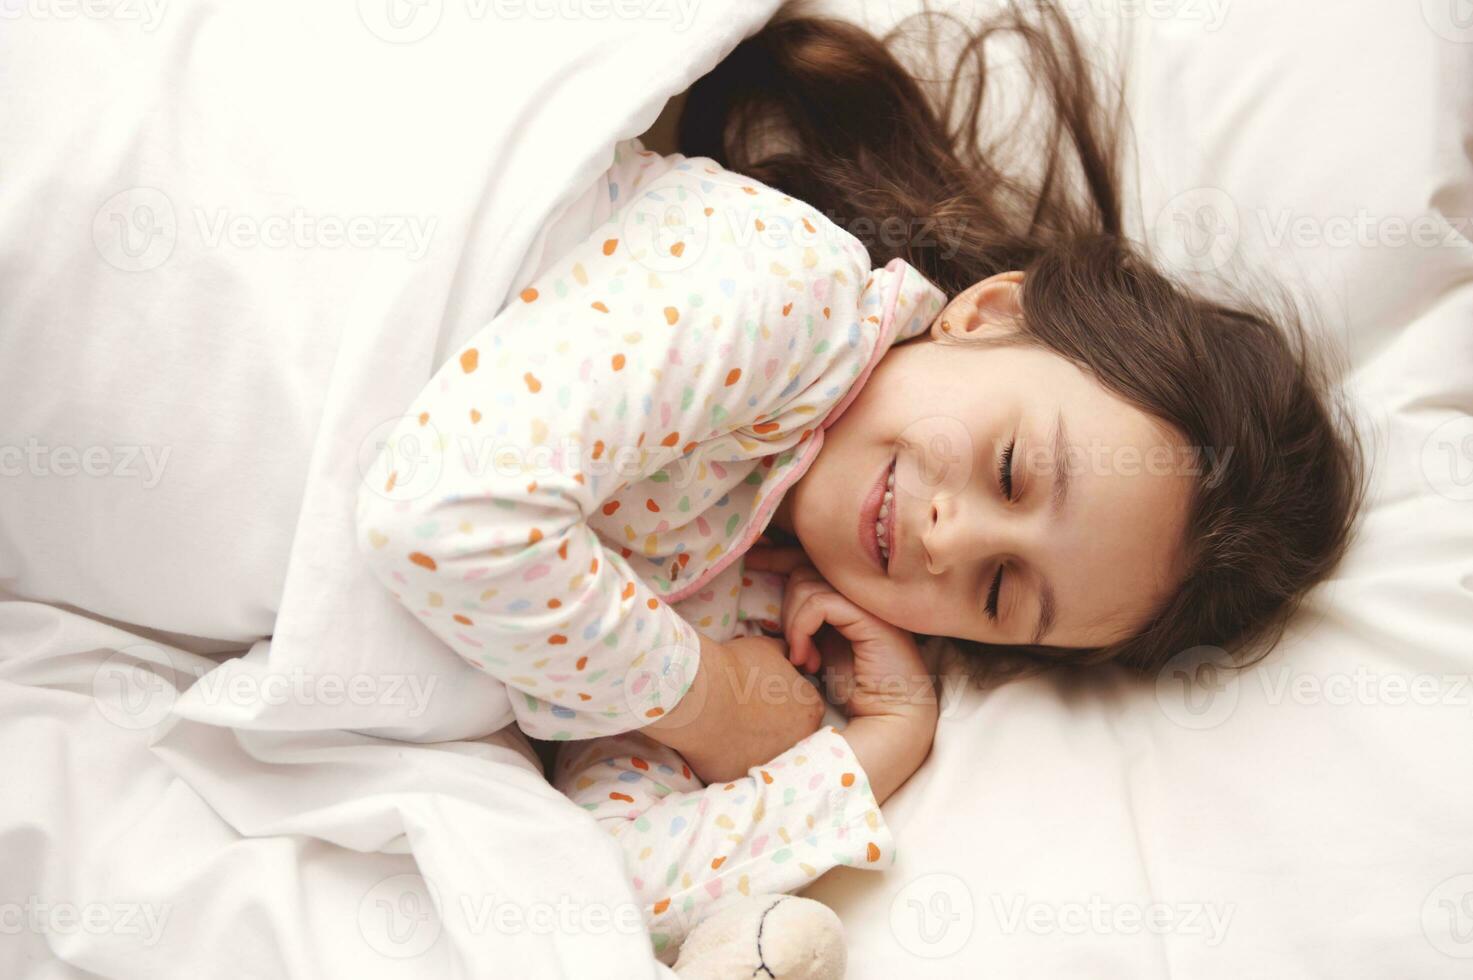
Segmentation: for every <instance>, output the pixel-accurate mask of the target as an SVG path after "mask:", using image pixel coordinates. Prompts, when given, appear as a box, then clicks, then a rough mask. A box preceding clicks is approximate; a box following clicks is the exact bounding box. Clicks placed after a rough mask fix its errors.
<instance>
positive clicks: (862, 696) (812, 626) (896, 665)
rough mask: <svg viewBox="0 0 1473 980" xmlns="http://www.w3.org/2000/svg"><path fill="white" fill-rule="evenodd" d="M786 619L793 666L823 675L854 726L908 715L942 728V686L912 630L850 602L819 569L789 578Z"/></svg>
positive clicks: (801, 568) (799, 570) (800, 568)
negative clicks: (878, 717) (938, 691)
mask: <svg viewBox="0 0 1473 980" xmlns="http://www.w3.org/2000/svg"><path fill="white" fill-rule="evenodd" d="M782 619H783V634H784V636H785V637H786V638H787V642H788V658H789V659H790V660H792V662H793V663H794V664H795V665H796V666H797V667H799V668H800V669H802V670H806V671H808V672H809V673H817V672H818V671H819V669H820V668H822V669H823V670H824V673H825V680H826V681H827V683H828V689H829V691H830V694H831V696H832V697H833V699H834V700H835V701H837V702H839V703H840V704H842V705H843V706H844V709H845V711H846V712H847V713H848V714H849V716H850V717H851V718H862V717H869V716H875V715H903V716H905V717H907V718H910V719H912V720H914V721H917V722H920V723H922V724H923V725H927V724H928V725H929V726H930V727H931V728H934V727H935V723H936V714H937V698H936V685H935V683H934V681H933V679H932V677H931V674H930V671H929V669H928V668H927V666H926V662H925V661H924V660H923V659H922V657H921V654H920V650H919V648H918V647H917V646H916V641H915V637H914V636H913V635H912V634H911V633H910V631H909V630H905V629H901V628H900V627H898V626H894V625H892V624H890V623H887V622H886V621H885V620H883V619H880V618H879V617H878V616H875V615H873V614H871V613H870V612H868V611H867V610H865V609H862V608H860V607H859V606H857V605H855V604H854V603H853V602H850V601H849V600H848V599H847V598H845V597H844V596H843V595H841V594H840V593H839V592H838V591H836V590H835V589H834V588H833V586H831V585H829V583H828V582H827V581H825V580H824V578H823V577H822V576H821V575H820V574H819V573H818V570H817V569H815V568H814V567H813V566H812V565H797V566H795V567H794V568H793V569H792V571H790V572H789V573H788V581H787V588H786V589H785V590H784V591H783V610H782Z"/></svg>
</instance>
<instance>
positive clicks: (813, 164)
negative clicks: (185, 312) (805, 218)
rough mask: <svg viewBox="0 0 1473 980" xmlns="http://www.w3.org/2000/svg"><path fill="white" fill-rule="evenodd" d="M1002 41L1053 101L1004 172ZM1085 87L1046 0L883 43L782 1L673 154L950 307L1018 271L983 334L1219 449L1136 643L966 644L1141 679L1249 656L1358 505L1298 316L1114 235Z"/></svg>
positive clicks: (982, 653)
mask: <svg viewBox="0 0 1473 980" xmlns="http://www.w3.org/2000/svg"><path fill="white" fill-rule="evenodd" d="M917 22H919V23H920V24H921V26H922V29H923V31H924V35H923V36H925V37H927V38H929V41H930V47H929V50H930V51H931V52H932V57H933V60H937V61H939V60H941V57H944V58H945V59H946V61H947V63H948V64H949V65H951V66H952V67H951V70H948V71H945V72H937V73H936V74H935V79H937V81H935V82H932V81H928V80H926V79H924V78H922V77H919V76H918V75H917V74H915V73H913V72H912V71H911V70H910V69H908V68H907V67H906V66H905V65H904V64H903V63H902V61H901V60H900V56H899V55H898V54H897V53H896V52H895V51H894V50H892V48H896V47H897V46H898V43H897V42H899V41H900V40H901V39H907V40H908V39H911V38H913V37H915V36H916V35H915V33H914V32H913V31H912V30H911V28H912V27H913V26H914V25H915V24H916V23H917ZM945 26H955V27H959V28H960V35H959V39H958V42H957V43H958V45H959V46H958V48H957V49H956V52H955V53H953V54H950V55H944V56H939V57H938V55H937V52H938V51H939V50H941V49H940V48H939V47H938V42H937V38H938V37H940V36H941V35H940V33H939V30H938V27H945ZM994 39H999V40H1005V41H1006V40H1011V41H1015V42H1021V50H1022V52H1023V54H1024V57H1023V60H1022V63H1023V64H1024V65H1025V66H1026V68H1027V70H1028V74H1027V78H1028V80H1029V82H1030V84H1031V85H1032V86H1033V88H1032V91H1033V92H1034V93H1036V94H1042V95H1043V96H1044V97H1045V98H1044V102H1045V103H1046V108H1047V117H1046V121H1045V122H1044V123H1042V124H1032V123H1030V124H1029V125H1028V126H1026V127H1014V128H1015V129H1017V130H1023V131H1024V135H1025V136H1026V138H1027V139H1028V140H1029V141H1030V142H1029V143H1028V144H1027V151H1028V153H1027V156H1028V157H1029V158H1030V160H1031V161H1032V164H1033V165H1032V166H1025V167H1017V166H1013V167H1009V166H1006V165H1005V164H1004V161H1005V159H1007V158H1006V157H1005V155H1004V153H1003V150H1004V148H1005V147H1004V144H1001V143H996V142H993V143H984V141H983V139H982V136H981V133H980V132H979V130H981V129H983V128H985V127H981V126H979V121H980V122H983V123H985V122H987V121H988V120H987V119H985V118H981V119H980V120H979V115H980V114H981V113H982V112H983V108H984V98H985V96H986V94H987V91H988V85H989V81H990V80H991V79H992V78H993V76H994V74H995V73H996V70H995V66H994V65H993V64H991V63H990V62H989V55H988V50H987V45H988V43H989V42H990V41H992V40H994ZM1093 71H1094V69H1093V68H1092V66H1091V65H1090V64H1089V62H1088V61H1087V60H1086V58H1085V56H1084V54H1083V46H1082V44H1081V42H1080V39H1079V37H1078V35H1077V33H1076V31H1075V28H1074V27H1073V25H1072V24H1071V22H1070V21H1069V19H1068V17H1067V16H1066V15H1064V14H1063V13H1062V12H1061V11H1060V10H1059V9H1058V8H1057V7H1056V6H1054V5H1053V3H1051V2H1047V0H1025V2H1023V3H1019V4H1016V5H1013V6H1005V7H1003V8H1002V9H1000V10H999V11H998V12H997V14H996V15H995V16H994V17H992V18H990V19H988V20H986V21H985V22H983V23H980V24H959V23H958V22H957V21H955V20H954V19H953V18H950V17H948V16H946V15H939V14H936V13H934V12H932V11H930V10H929V9H927V10H925V11H923V12H922V13H921V14H918V15H915V17H913V18H908V19H907V20H906V21H902V22H901V23H900V24H899V25H897V26H896V28H895V29H894V30H892V31H891V32H890V33H889V34H887V35H886V36H885V37H884V38H877V37H875V36H873V35H871V34H870V33H868V32H867V31H865V30H864V29H862V28H860V27H858V26H856V25H854V24H851V23H849V22H847V21H842V20H836V19H830V18H825V17H820V16H814V15H812V14H811V13H810V12H809V8H808V7H807V6H806V4H805V3H804V2H803V0H798V2H794V3H789V4H787V5H786V6H785V7H784V8H782V9H781V10H780V11H779V12H778V15H777V16H776V17H775V18H774V19H773V20H772V21H771V22H769V23H768V24H767V25H766V26H765V27H764V28H763V29H762V30H761V31H759V32H758V33H757V34H755V35H753V36H752V37H750V38H747V39H746V40H745V41H743V42H742V43H741V44H740V45H738V46H737V48H736V49H735V50H734V51H733V52H732V54H731V55H730V56H729V57H727V58H726V59H725V60H724V61H722V62H721V63H720V64H719V65H718V66H717V67H716V68H715V69H714V70H713V71H712V72H711V73H710V74H709V75H707V76H705V77H704V78H702V79H700V80H699V81H697V82H696V83H695V84H694V85H693V86H692V87H691V89H690V91H689V93H688V95H687V99H686V103H685V106H684V109H683V111H682V114H681V117H680V120H679V123H678V145H679V149H680V151H681V152H683V153H685V154H687V155H690V156H707V157H710V158H712V159H714V160H716V161H717V162H719V163H721V164H722V165H723V166H725V167H727V168H728V169H730V170H733V171H736V172H738V173H743V174H747V175H749V176H751V177H754V178H756V179H757V180H760V181H762V182H763V183H765V184H768V185H769V186H772V187H775V188H777V189H779V190H781V191H783V192H785V193H787V194H789V195H791V196H793V197H795V198H798V199H799V200H802V201H804V202H806V203H808V204H810V205H812V206H813V207H814V208H816V209H817V210H819V211H820V212H822V213H825V214H827V215H828V216H829V218H830V219H831V220H833V221H835V223H836V224H839V225H840V226H841V227H846V228H847V229H848V230H850V232H851V233H852V234H854V235H855V237H856V238H858V239H859V240H860V241H861V242H863V244H864V245H865V247H866V248H867V249H868V251H869V253H870V258H871V262H872V265H874V266H876V267H878V266H880V265H883V264H884V263H886V262H888V261H889V260H890V259H892V258H896V257H899V258H901V259H904V260H905V261H906V262H908V263H909V264H911V265H912V266H914V267H915V268H916V269H917V270H918V271H920V272H922V273H923V274H925V275H926V277H927V278H929V279H930V280H931V281H932V282H933V283H935V284H936V285H937V286H938V287H940V288H941V289H942V290H943V291H944V292H945V293H946V294H947V295H948V296H953V295H955V294H957V293H958V292H960V291H962V290H963V289H965V288H966V287H968V286H970V285H972V284H973V283H975V282H977V281H979V280H982V279H985V278H987V277H988V276H991V275H993V274H995V273H999V272H1005V271H1009V270H1022V271H1023V272H1024V273H1025V280H1024V283H1023V287H1022V292H1021V306H1022V309H1023V313H1024V319H1023V322H1022V323H1021V324H1019V325H1018V327H1017V329H1016V331H1015V332H1013V333H1012V334H1011V335H1010V336H1007V337H1003V338H994V339H989V340H986V341H981V342H983V343H1001V344H1027V345H1036V346H1038V347H1041V348H1044V349H1047V350H1050V351H1053V352H1054V353H1056V354H1059V355H1061V356H1063V357H1065V358H1067V359H1068V360H1069V361H1071V362H1072V363H1074V364H1075V365H1077V366H1079V367H1080V368H1082V369H1084V370H1085V371H1087V372H1088V373H1090V374H1091V375H1092V376H1093V377H1094V378H1095V379H1096V380H1097V381H1098V382H1099V383H1100V384H1102V385H1103V386H1104V387H1105V388H1106V389H1108V390H1110V391H1111V392H1113V393H1114V394H1116V395H1118V396H1120V397H1121V398H1123V399H1124V400H1126V401H1127V402H1129V403H1131V404H1132V405H1135V406H1136V407H1138V408H1140V409H1141V410H1142V411H1144V412H1146V413H1147V414H1148V415H1150V416H1152V417H1154V418H1156V419H1158V420H1160V421H1162V422H1165V423H1167V424H1168V425H1170V426H1172V427H1174V428H1175V429H1176V430H1177V431H1178V432H1180V433H1181V434H1183V435H1184V436H1185V437H1186V441H1187V444H1188V445H1191V446H1194V447H1203V448H1205V447H1217V453H1216V462H1217V465H1215V466H1214V467H1213V468H1211V469H1208V470H1206V471H1205V472H1203V474H1202V476H1201V478H1200V479H1198V480H1197V482H1196V485H1195V490H1194V493H1193V500H1192V502H1191V505H1190V511H1189V516H1188V523H1187V531H1186V540H1185V542H1184V545H1185V549H1186V550H1185V559H1186V560H1185V563H1184V568H1185V571H1184V574H1183V576H1182V578H1181V581H1180V583H1179V585H1178V587H1177V588H1176V589H1175V590H1174V592H1172V593H1171V594H1170V595H1169V596H1168V597H1167V598H1166V599H1165V600H1164V601H1163V602H1162V603H1161V604H1160V605H1159V606H1158V608H1156V609H1155V610H1154V611H1153V613H1152V614H1151V615H1150V617H1149V619H1148V622H1147V623H1146V625H1145V626H1144V627H1143V628H1142V629H1140V630H1139V631H1138V632H1137V633H1136V634H1135V635H1134V636H1132V637H1130V638H1129V639H1126V640H1124V641H1122V642H1119V643H1115V644H1112V645H1109V646H1106V647H1101V648H1094V649H1088V650H1074V649H1070V650H1061V649H1058V648H1048V647H1007V648H999V647H995V646H988V645H985V644H978V643H975V642H973V641H959V649H961V650H962V651H963V652H964V653H973V654H976V655H977V656H974V657H969V658H968V659H969V661H971V663H972V665H973V667H974V669H976V670H977V671H978V672H979V673H981V674H987V675H997V674H1001V675H1007V676H1012V675H1014V674H1016V673H1019V672H1031V671H1033V670H1036V669H1038V668H1040V667H1042V666H1047V665H1056V664H1060V663H1102V662H1106V661H1118V662H1120V663H1123V664H1126V665H1129V666H1132V667H1135V668H1137V669H1139V670H1142V671H1146V672H1155V671H1157V670H1159V669H1160V668H1161V666H1162V665H1163V664H1165V663H1166V662H1167V661H1168V660H1170V659H1171V658H1172V657H1173V656H1174V655H1176V654H1178V653H1181V652H1183V651H1186V650H1188V649H1190V648H1193V647H1197V646H1204V645H1207V646H1217V647H1221V648H1223V649H1225V650H1231V651H1233V652H1234V653H1236V654H1237V659H1238V661H1239V663H1242V664H1246V663H1251V662H1254V661H1256V660H1257V659H1259V658H1261V657H1262V656H1263V655H1264V654H1266V653H1267V652H1268V651H1269V650H1270V649H1271V648H1272V647H1273V645H1274V644H1275V643H1276V642H1277V641H1278V639H1279V637H1280V635H1281V633H1282V631H1283V628H1284V625H1285V622H1286V620H1287V618H1288V617H1289V615H1290V613H1292V612H1293V611H1294V609H1295V608H1296V607H1297V606H1298V605H1299V603H1300V602H1301V600H1302V598H1303V596H1304V595H1305V593H1306V592H1307V591H1308V590H1309V589H1310V588H1311V587H1312V586H1313V585H1315V584H1316V583H1318V582H1320V581H1321V580H1323V579H1324V578H1325V577H1326V576H1327V575H1328V574H1329V573H1330V571H1331V570H1332V569H1333V568H1334V566H1335V565H1336V563H1337V562H1338V561H1339V560H1340V559H1341V557H1342V555H1343V554H1344V552H1345V550H1346V548H1347V546H1348V543H1349V540H1350V538H1351V535H1352V531H1353V527H1354V524H1355V520H1356V515H1357V513H1358V511H1359V507H1360V502H1361V498H1362V495H1363V492H1364V467H1363V463H1362V457H1361V452H1360V449H1359V441H1358V439H1357V438H1356V435H1355V431H1354V425H1353V422H1352V420H1351V418H1350V416H1349V414H1348V412H1347V411H1345V410H1343V408H1342V407H1341V406H1340V405H1339V403H1338V402H1336V401H1335V400H1334V399H1333V398H1332V397H1331V391H1332V377H1333V372H1332V370H1331V369H1330V367H1329V364H1328V359H1327V358H1325V357H1324V356H1323V355H1324V354H1325V352H1324V351H1319V350H1317V349H1316V348H1315V346H1314V345H1313V344H1312V343H1311V342H1310V338H1309V336H1308V333H1307V331H1306V329H1305V327H1304V325H1303V322H1302V320H1301V319H1300V317H1299V314H1298V312H1297V307H1296V306H1295V304H1294V303H1292V302H1291V301H1289V300H1287V298H1285V294H1282V293H1279V294H1275V293H1274V291H1273V290H1268V291H1267V292H1265V293H1262V294H1256V298H1255V299H1254V300H1252V301H1250V300H1248V299H1246V298H1237V297H1233V298H1231V299H1229V300H1226V301H1225V300H1223V299H1221V298H1217V299H1213V298H1208V297H1207V296H1205V295H1201V294H1199V293H1198V292H1195V291H1194V290H1193V289H1192V288H1189V287H1188V286H1187V285H1186V284H1184V283H1182V282H1180V281H1178V280H1177V279H1175V278H1173V277H1172V276H1170V275H1168V274H1167V273H1166V272H1165V271H1163V269H1161V268H1159V267H1158V266H1157V265H1156V264H1155V263H1154V262H1153V261H1152V260H1151V259H1150V258H1149V257H1148V255H1147V254H1146V252H1145V250H1144V249H1143V248H1141V247H1140V246H1138V245H1136V244H1135V243H1133V242H1131V241H1130V240H1128V239H1127V237H1126V235H1125V232H1124V230H1123V221H1122V213H1123V208H1122V201H1121V197H1122V192H1121V186H1122V183H1121V175H1120V156H1121V152H1122V151H1121V147H1120V145H1119V143H1118V142H1117V134H1119V133H1121V132H1123V131H1124V129H1125V125H1124V123H1125V120H1124V108H1123V106H1124V99H1123V93H1121V92H1120V91H1119V90H1118V89H1117V91H1116V95H1115V98H1114V99H1112V100H1111V101H1110V102H1106V101H1104V99H1103V98H1102V96H1101V91H1102V86H1101V85H1100V84H1099V83H1097V81H1096V80H1095V78H1094V75H1093ZM1012 81H1013V80H1011V79H1010V80H1009V82H1010V84H1011V83H1012ZM897 220H898V221H899V222H900V223H901V224H900V225H898V226H897V225H896V221H897ZM887 221H888V222H889V224H888V225H887ZM887 227H888V228H897V227H900V228H904V229H907V230H908V231H909V232H910V233H909V234H902V235H887V234H885V229H886V228H887ZM918 229H921V230H925V231H926V233H924V234H917V233H915V232H916V230H918ZM1264 295H1268V296H1275V295H1276V296H1277V301H1276V302H1270V301H1269V300H1267V299H1264V298H1262V296H1264ZM934 342H938V343H946V342H951V343H976V342H979V341H977V340H975V339H961V340H957V339H952V340H938V341H934ZM1255 653H1256V656H1255V655H1254V654H1255Z"/></svg>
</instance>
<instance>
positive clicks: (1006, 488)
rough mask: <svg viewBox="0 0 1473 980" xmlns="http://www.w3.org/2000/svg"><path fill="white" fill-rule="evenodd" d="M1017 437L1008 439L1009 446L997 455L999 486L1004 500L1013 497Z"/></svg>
mask: <svg viewBox="0 0 1473 980" xmlns="http://www.w3.org/2000/svg"><path fill="white" fill-rule="evenodd" d="M1017 441H1018V440H1017V438H1016V437H1015V438H1012V439H1009V440H1008V444H1007V447H1006V448H1005V449H1003V451H1002V452H1001V453H1000V454H999V455H998V457H997V486H998V488H999V489H1000V490H1002V497H1003V499H1004V500H1012V499H1013V446H1014V445H1015V444H1016V443H1017Z"/></svg>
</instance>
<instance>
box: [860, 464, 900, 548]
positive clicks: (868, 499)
mask: <svg viewBox="0 0 1473 980" xmlns="http://www.w3.org/2000/svg"><path fill="white" fill-rule="evenodd" d="M894 464H895V460H894V457H891V458H890V459H889V460H887V461H886V462H885V467H884V469H882V470H880V474H879V476H878V477H876V479H875V481H874V483H873V484H872V485H871V486H870V489H869V492H868V493H867V494H865V497H864V501H863V503H862V504H861V506H860V511H859V547H860V550H862V551H863V552H864V553H865V554H867V555H869V556H870V560H871V561H873V562H874V563H875V567H876V568H878V569H879V570H880V571H882V572H884V573H885V574H886V575H888V574H890V569H889V567H888V566H887V564H886V562H885V559H884V557H883V556H882V555H881V554H880V542H879V539H878V538H876V537H875V525H876V524H877V523H878V521H879V517H880V503H881V502H882V501H883V500H884V497H885V482H886V479H887V478H888V477H889V475H890V470H891V469H892V468H893V467H894ZM891 510H892V515H891V516H892V518H893V516H894V515H893V510H894V508H893V506H892V508H891ZM885 530H886V534H887V536H888V538H889V541H888V542H887V545H886V547H888V548H890V549H891V550H890V554H891V555H892V556H893V555H894V554H895V552H894V545H895V530H894V527H893V526H887V527H886V528H885Z"/></svg>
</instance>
